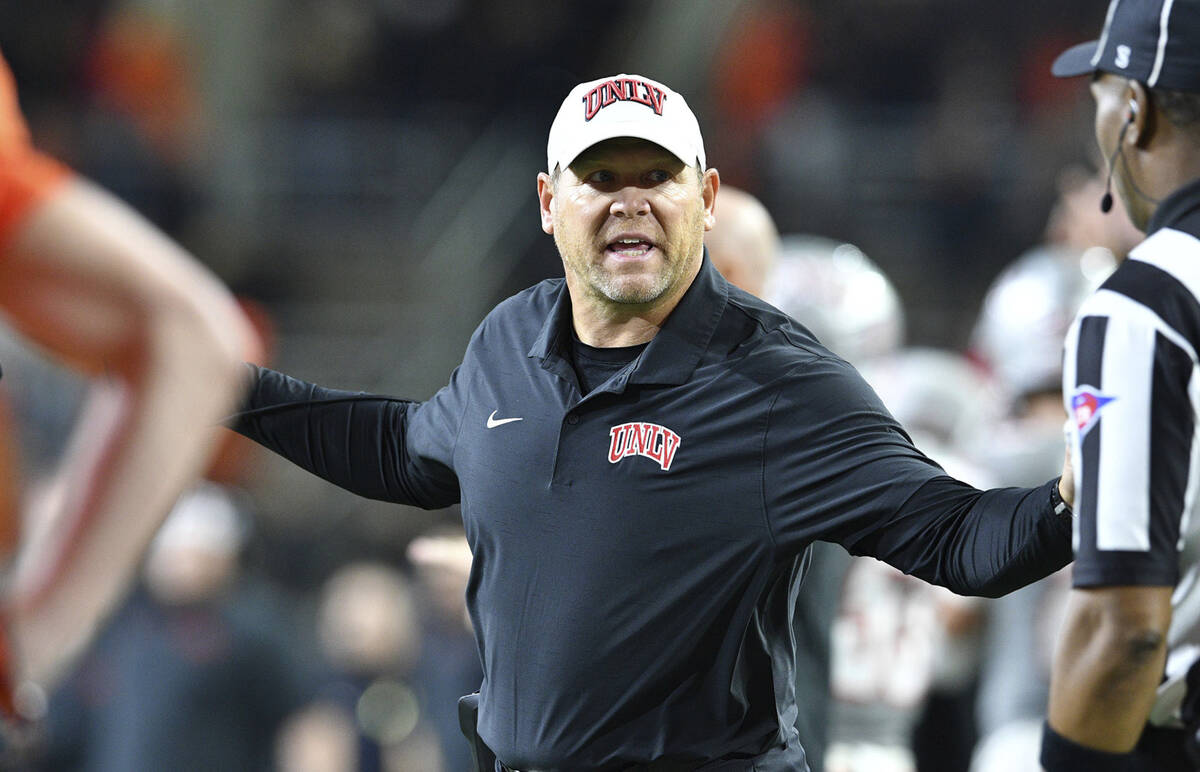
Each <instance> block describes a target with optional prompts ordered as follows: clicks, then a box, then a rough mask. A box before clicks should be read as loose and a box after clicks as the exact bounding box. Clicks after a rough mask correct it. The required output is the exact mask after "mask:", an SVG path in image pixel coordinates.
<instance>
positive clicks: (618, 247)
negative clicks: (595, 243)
mask: <svg viewBox="0 0 1200 772" xmlns="http://www.w3.org/2000/svg"><path fill="white" fill-rule="evenodd" d="M652 249H654V244H652V243H651V242H649V241H647V240H646V239H643V238H639V237H637V236H633V237H629V238H622V239H617V240H616V241H611V242H609V244H608V247H607V251H608V253H609V254H610V255H615V256H617V257H631V258H632V257H645V256H646V255H648V254H650V250H652Z"/></svg>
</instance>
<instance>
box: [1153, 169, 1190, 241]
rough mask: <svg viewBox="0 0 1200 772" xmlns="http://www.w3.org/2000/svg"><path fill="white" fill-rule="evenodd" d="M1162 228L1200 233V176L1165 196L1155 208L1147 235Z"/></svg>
mask: <svg viewBox="0 0 1200 772" xmlns="http://www.w3.org/2000/svg"><path fill="white" fill-rule="evenodd" d="M1161 228H1173V229H1175V230H1181V231H1184V232H1186V233H1190V234H1192V235H1193V236H1198V235H1200V178H1197V179H1194V180H1192V181H1191V182H1189V183H1187V184H1186V185H1184V186H1183V187H1181V188H1179V189H1178V190H1176V191H1175V192H1174V193H1172V194H1171V195H1169V196H1167V197H1166V198H1164V199H1163V201H1162V203H1161V204H1159V205H1158V208H1157V209H1155V210H1154V216H1153V217H1151V218H1150V225H1149V227H1147V229H1146V235H1147V236H1149V235H1150V234H1152V233H1154V232H1155V231H1157V230H1159V229H1161Z"/></svg>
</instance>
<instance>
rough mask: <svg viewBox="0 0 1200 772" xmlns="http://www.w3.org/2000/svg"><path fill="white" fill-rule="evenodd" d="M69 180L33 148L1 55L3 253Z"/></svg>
mask: <svg viewBox="0 0 1200 772" xmlns="http://www.w3.org/2000/svg"><path fill="white" fill-rule="evenodd" d="M69 176H70V171H69V170H68V169H67V168H66V167H65V166H63V165H62V164H61V163H59V162H58V161H55V160H54V159H52V158H50V157H48V156H46V155H43V154H42V153H39V152H38V151H37V150H35V149H34V148H33V145H32V144H31V142H30V138H29V127H28V126H27V125H26V123H25V117H24V116H23V115H22V114H21V106H20V104H19V103H18V102H17V87H16V81H15V80H14V78H13V74H12V71H11V70H10V69H9V68H8V62H6V61H5V60H4V58H3V56H2V55H0V250H2V249H3V247H4V245H5V244H7V243H8V241H9V239H11V237H12V233H13V230H14V229H15V228H16V227H17V226H18V225H19V224H20V223H21V222H22V221H23V220H24V219H25V217H26V215H28V214H29V212H30V211H32V210H33V208H34V207H35V206H36V205H37V204H39V203H41V202H42V201H44V200H45V199H46V198H48V197H49V196H50V195H51V193H53V192H54V190H56V189H57V188H58V186H59V185H60V184H62V183H63V182H64V181H66V180H67V179H68V178H69Z"/></svg>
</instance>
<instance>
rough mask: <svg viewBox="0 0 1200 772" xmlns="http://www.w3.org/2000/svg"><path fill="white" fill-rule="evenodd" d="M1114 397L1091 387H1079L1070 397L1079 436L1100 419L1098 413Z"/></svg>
mask: <svg viewBox="0 0 1200 772" xmlns="http://www.w3.org/2000/svg"><path fill="white" fill-rule="evenodd" d="M1114 399H1116V397H1111V396H1109V395H1107V394H1104V393H1102V392H1101V391H1100V390H1099V389H1094V388H1092V387H1091V386H1080V387H1079V388H1077V389H1075V393H1074V394H1072V395H1071V409H1072V410H1073V411H1074V413H1075V415H1074V418H1075V425H1076V426H1077V427H1079V436H1080V437H1082V436H1083V435H1085V434H1087V433H1088V430H1090V429H1091V428H1092V427H1093V426H1095V425H1096V421H1098V420H1099V419H1100V411H1101V410H1102V409H1104V406H1105V405H1107V404H1108V403H1109V402H1112V401H1113V400H1114Z"/></svg>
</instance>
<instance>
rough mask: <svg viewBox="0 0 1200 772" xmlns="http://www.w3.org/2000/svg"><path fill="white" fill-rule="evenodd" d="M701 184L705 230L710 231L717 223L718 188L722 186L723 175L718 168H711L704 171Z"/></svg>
mask: <svg viewBox="0 0 1200 772" xmlns="http://www.w3.org/2000/svg"><path fill="white" fill-rule="evenodd" d="M700 185H701V191H700V195H701V197H702V198H703V199H704V230H706V231H710V230H712V229H713V226H714V225H716V224H717V215H716V212H717V189H718V188H720V187H721V175H720V174H719V173H718V172H717V170H716V169H709V170H708V171H706V172H704V179H703V180H702V181H701V182H700Z"/></svg>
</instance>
